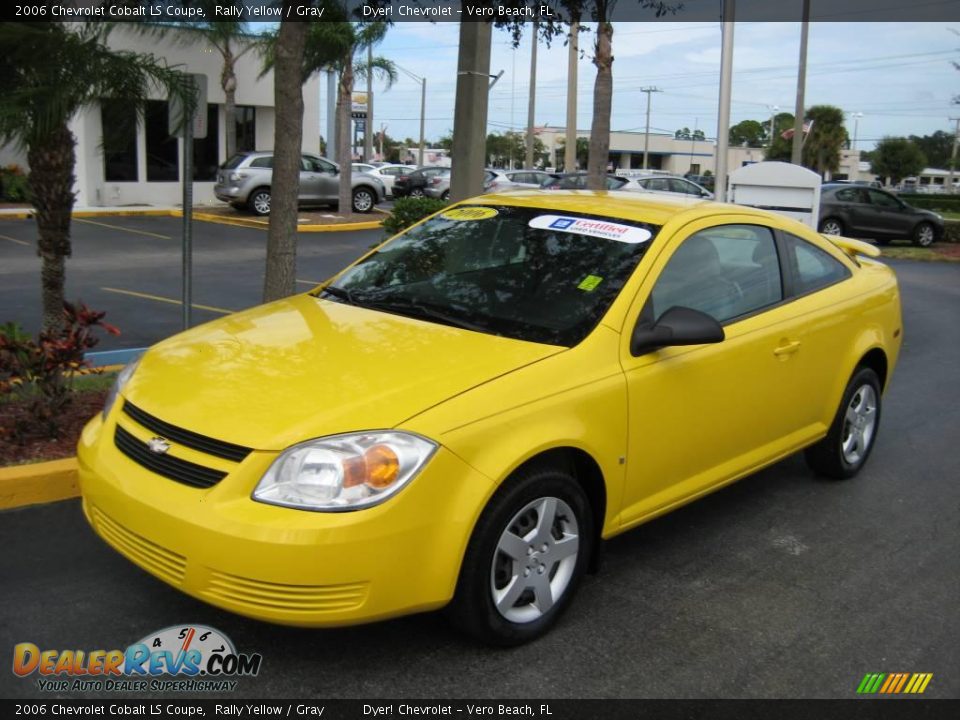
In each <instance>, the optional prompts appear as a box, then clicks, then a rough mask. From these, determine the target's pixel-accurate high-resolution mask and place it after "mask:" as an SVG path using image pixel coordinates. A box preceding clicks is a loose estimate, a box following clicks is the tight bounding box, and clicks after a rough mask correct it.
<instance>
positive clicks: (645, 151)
mask: <svg viewBox="0 0 960 720" xmlns="http://www.w3.org/2000/svg"><path fill="white" fill-rule="evenodd" d="M640 92H644V93H646V94H647V130H646V132H644V134H643V169H644V170H646V169H647V157H648V150H649V149H650V97H651V95H650V93H655V92H663V91H662V90H660V88H655V87H645V88H640Z"/></svg>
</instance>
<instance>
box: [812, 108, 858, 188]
mask: <svg viewBox="0 0 960 720" xmlns="http://www.w3.org/2000/svg"><path fill="white" fill-rule="evenodd" d="M807 121H808V122H812V123H813V127H811V128H810V133H809V134H808V135H807V139H806V140H805V141H804V144H803V164H804V165H806V166H807V167H808V168H810V169H811V170H815V171H816V172H818V173H820V175H821V176H826V173H828V172H836V171H837V169H838V168H839V167H840V150H841V149H842V148H844V147H845V146H846V144H847V141H848V139H849V138H848V137H847V129H846V127H844V124H843V110H841V109H840V108H838V107H834V106H833V105H814V106H813V107H811V108H808V109H807Z"/></svg>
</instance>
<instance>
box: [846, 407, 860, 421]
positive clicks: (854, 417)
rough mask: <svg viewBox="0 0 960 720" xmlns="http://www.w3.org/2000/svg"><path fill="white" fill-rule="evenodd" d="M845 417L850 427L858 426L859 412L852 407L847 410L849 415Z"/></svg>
mask: <svg viewBox="0 0 960 720" xmlns="http://www.w3.org/2000/svg"><path fill="white" fill-rule="evenodd" d="M844 417H845V418H846V421H847V422H848V423H849V424H850V425H856V423H857V417H858V415H857V411H856V410H855V409H854V408H853V407H852V406H851V407H848V408H847V413H846V415H845V416H844Z"/></svg>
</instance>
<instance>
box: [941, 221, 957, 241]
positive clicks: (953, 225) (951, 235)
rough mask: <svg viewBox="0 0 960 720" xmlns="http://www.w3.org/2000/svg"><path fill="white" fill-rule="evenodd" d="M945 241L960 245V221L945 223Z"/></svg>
mask: <svg viewBox="0 0 960 720" xmlns="http://www.w3.org/2000/svg"><path fill="white" fill-rule="evenodd" d="M943 241H944V242H948V243H960V220H944V221H943Z"/></svg>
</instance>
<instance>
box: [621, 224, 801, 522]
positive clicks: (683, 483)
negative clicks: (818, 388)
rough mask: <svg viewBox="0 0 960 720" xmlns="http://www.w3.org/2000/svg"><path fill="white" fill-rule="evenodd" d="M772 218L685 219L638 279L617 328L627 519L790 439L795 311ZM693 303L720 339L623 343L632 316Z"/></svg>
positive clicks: (665, 505) (753, 462)
mask: <svg viewBox="0 0 960 720" xmlns="http://www.w3.org/2000/svg"><path fill="white" fill-rule="evenodd" d="M783 296H784V286H783V279H782V272H781V266H780V260H779V251H778V248H777V243H776V236H775V233H774V230H773V228H772V227H771V226H770V225H768V224H766V223H764V222H762V221H761V222H758V219H757V218H756V217H753V216H735V215H734V216H730V217H729V219H728V220H727V222H725V223H723V224H717V222H716V220H715V219H712V220H701V221H696V222H694V223H691V224H689V225H688V226H686V228H684V229H683V230H682V231H681V232H678V233H677V234H676V235H675V236H674V237H673V238H670V239H669V240H668V241H667V243H666V244H665V246H664V248H663V249H662V250H661V252H660V254H659V255H658V256H657V258H656V260H655V261H654V263H653V266H652V268H651V270H650V272H649V273H648V274H647V276H646V277H645V279H644V281H643V283H642V285H641V289H640V292H639V293H638V294H637V297H636V298H635V300H634V303H633V306H632V308H631V311H630V313H629V314H628V317H627V325H626V326H625V327H624V329H623V338H624V339H623V340H622V348H621V364H622V366H623V369H624V372H625V375H626V380H627V393H628V405H629V411H628V412H629V419H628V422H629V428H630V431H629V437H628V443H627V458H626V462H627V478H628V482H627V485H626V488H625V491H624V501H623V504H622V514H621V521H622V523H623V524H624V525H625V526H629V525H631V524H636V523H638V522H641V521H642V520H643V519H645V518H649V517H651V516H653V515H656V514H659V513H661V512H665V511H666V510H667V509H669V508H670V507H671V506H672V505H675V504H678V503H680V502H682V501H684V500H685V499H687V498H690V497H693V496H696V495H697V494H702V493H703V492H706V491H707V490H708V489H709V488H711V487H714V486H716V485H719V484H722V483H724V482H728V481H731V480H734V479H736V478H737V477H740V476H742V475H744V474H746V473H747V472H749V471H751V470H752V469H755V468H757V467H759V466H761V465H762V464H764V463H766V462H770V461H771V460H772V459H775V458H777V457H780V456H782V455H783V454H785V453H787V452H790V451H792V450H793V449H795V448H796V447H798V443H799V442H800V440H798V438H801V437H802V438H806V437H808V436H809V431H808V432H807V434H806V435H804V433H803V432H800V431H798V425H799V423H800V421H799V418H798V416H797V413H796V409H795V405H796V403H797V402H798V401H799V400H800V399H801V398H802V396H803V393H804V389H803V388H802V387H800V386H799V384H798V383H797V380H798V373H797V365H796V356H797V351H798V350H799V347H800V343H799V340H798V337H797V333H798V330H799V321H798V320H797V318H795V317H794V313H793V311H792V310H791V309H790V307H789V304H788V303H784V301H783ZM675 305H680V306H685V307H691V308H694V309H696V310H700V311H702V312H706V313H707V314H710V315H712V316H713V317H714V318H715V319H716V320H718V321H719V322H720V323H721V324H722V325H723V327H724V332H725V335H726V337H725V339H724V340H723V341H722V342H720V343H717V344H708V345H696V346H685V347H668V348H661V349H659V350H654V351H652V352H648V353H646V354H643V355H641V356H640V357H633V356H632V354H631V353H630V347H629V346H630V343H629V338H630V336H631V334H632V330H633V326H634V322H636V321H637V319H638V318H639V319H640V321H641V322H647V323H652V322H653V321H655V320H656V319H657V318H658V317H660V315H662V314H663V312H664V311H666V310H668V309H669V308H670V307H672V306H675Z"/></svg>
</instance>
